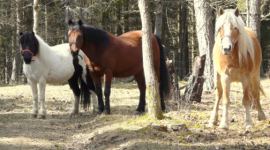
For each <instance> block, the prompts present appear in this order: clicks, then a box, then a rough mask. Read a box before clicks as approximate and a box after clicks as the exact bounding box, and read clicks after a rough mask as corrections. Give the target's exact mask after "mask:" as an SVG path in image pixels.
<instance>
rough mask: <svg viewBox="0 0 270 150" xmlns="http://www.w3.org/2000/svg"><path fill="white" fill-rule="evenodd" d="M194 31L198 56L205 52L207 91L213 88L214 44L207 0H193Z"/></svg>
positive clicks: (212, 26) (210, 14)
mask: <svg viewBox="0 0 270 150" xmlns="http://www.w3.org/2000/svg"><path fill="white" fill-rule="evenodd" d="M194 10H195V16H196V32H197V38H198V46H199V53H200V56H203V55H204V54H206V62H205V71H204V76H205V77H206V79H205V86H204V87H206V89H205V90H207V91H210V90H212V89H213V88H214V82H213V79H214V73H213V72H214V71H213V62H212V49H213V45H214V24H213V20H212V19H213V18H212V16H213V15H212V12H211V7H210V1H209V0H194Z"/></svg>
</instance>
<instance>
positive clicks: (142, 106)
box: [135, 72, 146, 113]
mask: <svg viewBox="0 0 270 150" xmlns="http://www.w3.org/2000/svg"><path fill="white" fill-rule="evenodd" d="M135 80H136V82H137V84H138V88H139V90H140V100H139V105H138V107H137V109H136V111H137V112H138V113H143V112H144V111H145V89H146V85H145V79H144V75H143V72H140V73H139V74H137V75H135Z"/></svg>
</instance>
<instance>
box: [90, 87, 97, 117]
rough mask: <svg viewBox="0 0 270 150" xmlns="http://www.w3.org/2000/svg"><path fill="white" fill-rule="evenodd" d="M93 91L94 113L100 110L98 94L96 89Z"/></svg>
mask: <svg viewBox="0 0 270 150" xmlns="http://www.w3.org/2000/svg"><path fill="white" fill-rule="evenodd" d="M90 92H91V99H92V105H93V113H97V112H98V99H97V94H96V93H95V92H94V91H90Z"/></svg>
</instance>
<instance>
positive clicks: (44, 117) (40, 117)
mask: <svg viewBox="0 0 270 150" xmlns="http://www.w3.org/2000/svg"><path fill="white" fill-rule="evenodd" d="M38 118H39V119H46V115H40V116H39V117H38Z"/></svg>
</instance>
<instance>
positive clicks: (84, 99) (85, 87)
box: [80, 68, 95, 109]
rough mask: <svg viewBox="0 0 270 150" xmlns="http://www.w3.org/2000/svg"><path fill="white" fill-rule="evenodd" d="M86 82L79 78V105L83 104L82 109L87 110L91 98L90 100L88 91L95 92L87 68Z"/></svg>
mask: <svg viewBox="0 0 270 150" xmlns="http://www.w3.org/2000/svg"><path fill="white" fill-rule="evenodd" d="M85 78H86V81H84V80H83V79H82V77H81V78H80V80H81V93H82V94H81V103H82V104H83V108H84V109H87V108H88V107H89V106H90V104H91V98H90V95H91V93H90V90H91V91H95V86H94V82H93V80H92V78H91V76H90V72H89V70H88V68H86V77H85Z"/></svg>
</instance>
